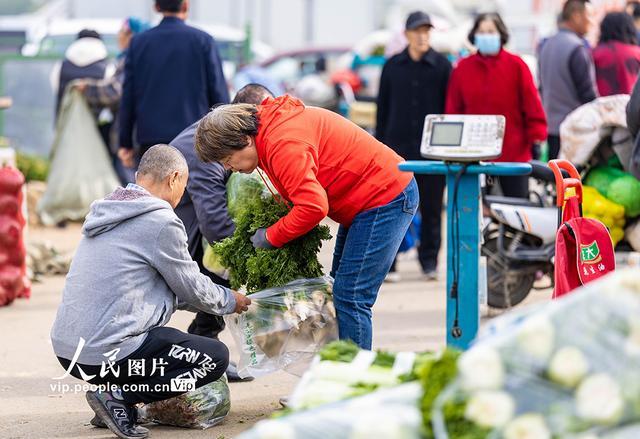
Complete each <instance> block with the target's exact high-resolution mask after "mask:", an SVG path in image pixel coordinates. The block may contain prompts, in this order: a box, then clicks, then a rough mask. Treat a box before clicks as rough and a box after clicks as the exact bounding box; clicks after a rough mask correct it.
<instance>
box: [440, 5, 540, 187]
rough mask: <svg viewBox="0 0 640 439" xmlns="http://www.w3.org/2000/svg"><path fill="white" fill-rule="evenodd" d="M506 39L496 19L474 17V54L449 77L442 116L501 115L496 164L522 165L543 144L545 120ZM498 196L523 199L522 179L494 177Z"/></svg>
mask: <svg viewBox="0 0 640 439" xmlns="http://www.w3.org/2000/svg"><path fill="white" fill-rule="evenodd" d="M508 40H509V33H508V31H507V28H506V26H505V24H504V22H503V21H502V18H500V16H499V15H498V14H493V13H492V14H480V15H479V16H478V17H477V18H476V21H475V23H474V25H473V28H472V29H471V32H470V33H469V41H470V42H471V43H473V44H474V46H475V47H476V48H477V49H478V52H477V53H476V54H475V55H471V56H469V57H467V58H465V59H462V60H461V61H460V62H459V63H458V65H457V67H456V68H455V69H454V70H453V73H452V74H451V79H450V80H449V88H448V92H447V101H446V112H447V113H448V114H496V115H498V114H501V115H503V116H504V117H505V118H506V124H507V125H506V130H505V135H504V143H503V145H502V155H501V156H500V157H499V158H498V159H497V160H496V161H500V162H528V161H530V160H531V159H532V147H533V145H534V144H536V143H539V142H542V141H544V140H545V139H546V138H547V120H546V116H545V114H544V109H543V108H542V102H541V101H540V96H539V95H538V91H537V90H536V86H535V84H534V82H533V77H532V75H531V72H530V71H529V68H528V67H527V65H526V64H525V63H524V61H523V60H522V59H521V58H520V57H519V56H517V55H514V54H512V53H510V52H508V51H506V50H505V49H504V45H505V44H506V43H507V41H508ZM500 186H501V188H502V193H503V194H504V195H505V196H510V197H522V198H527V197H528V193H529V180H528V177H527V176H516V177H500Z"/></svg>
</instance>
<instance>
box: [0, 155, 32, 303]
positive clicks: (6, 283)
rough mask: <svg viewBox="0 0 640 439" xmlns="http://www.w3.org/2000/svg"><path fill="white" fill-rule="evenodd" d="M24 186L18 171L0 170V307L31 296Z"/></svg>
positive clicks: (6, 167) (12, 169) (13, 169)
mask: <svg viewBox="0 0 640 439" xmlns="http://www.w3.org/2000/svg"><path fill="white" fill-rule="evenodd" d="M24 183H25V181H24V177H23V175H22V174H21V173H20V171H19V170H17V169H15V168H12V167H8V166H5V167H2V168H0V306H5V305H8V304H10V303H11V302H13V301H14V300H15V299H16V298H19V297H24V298H28V297H29V296H30V294H31V284H30V282H29V279H28V278H27V265H26V248H25V243H24V227H25V224H26V221H25V218H24V216H23V214H22V208H23V202H24V201H23V191H22V188H23V186H24Z"/></svg>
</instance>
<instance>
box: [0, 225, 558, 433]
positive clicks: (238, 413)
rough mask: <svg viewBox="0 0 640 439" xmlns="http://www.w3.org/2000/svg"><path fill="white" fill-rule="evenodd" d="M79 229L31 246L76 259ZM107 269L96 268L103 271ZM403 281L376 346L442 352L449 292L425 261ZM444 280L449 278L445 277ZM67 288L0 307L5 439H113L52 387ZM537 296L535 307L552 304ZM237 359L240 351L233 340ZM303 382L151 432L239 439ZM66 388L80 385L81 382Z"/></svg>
mask: <svg viewBox="0 0 640 439" xmlns="http://www.w3.org/2000/svg"><path fill="white" fill-rule="evenodd" d="M79 230H80V229H79V227H78V226H77V225H71V226H69V227H68V228H67V229H64V230H61V229H35V230H32V231H31V233H30V239H31V240H35V241H41V240H45V239H47V240H50V241H52V242H54V243H55V244H56V246H57V247H58V248H60V249H61V250H64V251H70V252H72V251H73V249H74V248H75V246H76V244H77V242H78V240H79V237H80V232H79ZM331 249H332V245H331V244H329V245H328V246H325V248H324V249H323V251H322V253H321V261H322V262H323V264H325V267H327V266H328V264H329V261H330V259H331V253H330V251H331ZM99 268H100V267H96V269H99ZM399 270H400V272H401V273H402V276H403V280H402V281H401V282H399V283H395V284H384V286H383V288H382V290H381V292H380V296H379V299H378V302H377V304H376V306H375V308H374V331H375V333H374V347H376V348H388V349H391V350H394V351H401V350H414V351H420V350H426V349H437V348H439V347H442V346H443V345H444V340H445V332H444V322H445V309H444V308H445V294H444V291H445V285H444V282H443V281H438V282H425V281H422V280H421V279H420V276H419V272H418V265H417V262H416V261H415V260H413V259H411V258H409V259H403V260H401V261H400V264H399ZM440 278H441V279H444V273H440ZM63 284H64V278H63V277H54V278H47V279H46V280H45V282H43V283H40V284H36V285H34V288H33V294H32V298H31V299H30V300H19V301H17V302H15V303H14V304H13V305H11V306H10V307H6V308H0V438H29V439H40V438H42V439H44V438H109V437H114V436H113V435H111V434H110V433H109V432H107V431H105V430H99V429H95V428H93V427H91V426H90V425H89V424H88V421H89V419H90V418H91V416H92V412H91V409H90V408H89V407H88V406H87V404H86V402H85V400H84V394H82V393H80V394H73V393H65V394H61V393H60V392H59V391H57V390H56V389H52V388H51V386H52V385H55V384H56V381H54V380H53V377H57V376H60V375H61V374H62V373H63V372H64V371H63V370H62V368H61V366H60V365H59V364H58V362H57V360H56V359H55V357H54V355H53V352H52V349H51V343H50V341H49V330H50V328H51V325H52V323H53V320H54V318H55V312H56V308H57V306H58V303H59V302H60V297H61V291H62V287H63ZM548 294H549V293H548V292H542V293H537V294H536V295H535V296H534V297H532V298H531V300H540V299H543V298H545V297H548ZM190 319H191V315H190V314H189V313H187V312H178V313H176V314H175V315H174V318H173V319H172V320H171V322H170V326H174V327H176V328H180V329H183V330H184V329H186V327H187V326H188V323H189V321H190ZM222 338H223V340H224V341H225V342H227V344H228V345H229V347H230V349H231V352H232V358H233V357H234V353H235V352H236V347H235V345H234V343H233V341H232V340H231V339H230V337H229V335H228V334H224V335H223V337H222ZM296 381H297V378H296V377H295V376H292V375H288V374H286V373H277V374H274V375H270V376H267V377H263V378H260V379H257V380H255V381H253V382H250V383H241V384H231V395H232V408H231V413H230V414H229V416H228V417H227V419H226V420H225V422H224V423H223V424H221V425H219V426H216V427H213V428H212V429H209V430H206V431H195V430H183V429H176V428H168V427H163V426H154V427H151V432H152V433H151V434H152V437H154V438H199V437H202V438H204V437H207V438H220V437H224V438H231V437H234V436H236V435H237V434H238V433H239V432H241V431H243V430H245V429H247V428H249V427H250V426H251V425H252V424H254V423H255V422H256V421H258V420H259V419H261V418H264V417H265V416H268V415H269V414H270V413H272V412H273V411H274V410H276V409H277V407H278V399H279V398H280V397H282V396H285V395H287V394H288V393H289V392H290V391H291V390H292V389H293V387H294V386H295V383H296ZM64 382H66V383H69V384H75V383H80V381H78V380H75V379H73V378H68V379H67V380H65V381H64Z"/></svg>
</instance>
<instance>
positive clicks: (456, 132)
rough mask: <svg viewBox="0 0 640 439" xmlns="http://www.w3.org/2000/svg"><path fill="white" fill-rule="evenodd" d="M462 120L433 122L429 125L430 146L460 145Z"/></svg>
mask: <svg viewBox="0 0 640 439" xmlns="http://www.w3.org/2000/svg"><path fill="white" fill-rule="evenodd" d="M463 128H464V123H463V122H434V123H433V125H432V127H431V146H460V145H461V144H462V130H463Z"/></svg>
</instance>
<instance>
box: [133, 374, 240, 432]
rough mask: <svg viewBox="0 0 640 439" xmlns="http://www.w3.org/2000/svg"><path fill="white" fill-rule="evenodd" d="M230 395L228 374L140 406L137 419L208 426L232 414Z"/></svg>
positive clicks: (179, 424) (174, 424) (203, 427)
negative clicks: (195, 387) (192, 388)
mask: <svg viewBox="0 0 640 439" xmlns="http://www.w3.org/2000/svg"><path fill="white" fill-rule="evenodd" d="M230 408H231V397H230V395H229V386H228V384H227V378H226V375H223V376H222V378H220V379H219V380H217V381H214V382H212V383H209V384H207V385H204V386H202V387H199V388H197V389H196V390H193V391H191V392H187V393H185V394H184V395H180V396H176V397H173V398H169V399H165V400H164V401H157V402H152V403H150V404H145V405H143V406H141V407H140V408H138V422H139V423H145V422H155V423H158V424H163V425H173V426H176V427H184V428H199V429H203V430H204V429H206V428H209V427H213V426H214V425H217V424H219V423H220V422H222V421H223V420H224V418H225V417H226V416H227V415H228V414H229V410H230Z"/></svg>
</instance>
